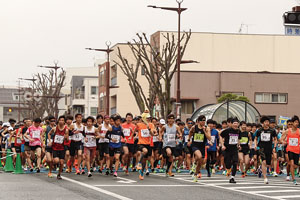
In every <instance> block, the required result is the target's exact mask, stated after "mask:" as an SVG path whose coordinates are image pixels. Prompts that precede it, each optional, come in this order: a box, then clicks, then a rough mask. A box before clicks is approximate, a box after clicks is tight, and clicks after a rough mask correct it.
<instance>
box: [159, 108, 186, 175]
mask: <svg viewBox="0 0 300 200" xmlns="http://www.w3.org/2000/svg"><path fill="white" fill-rule="evenodd" d="M159 134H160V137H161V138H163V156H164V158H165V159H166V163H167V170H166V176H170V177H173V176H174V174H173V173H172V168H173V156H174V157H178V156H179V154H178V152H177V151H176V137H179V138H181V137H182V133H181V130H180V128H179V126H177V125H176V124H175V116H174V115H173V114H170V115H168V117H167V124H166V125H164V126H163V127H162V128H161V130H160V132H159Z"/></svg>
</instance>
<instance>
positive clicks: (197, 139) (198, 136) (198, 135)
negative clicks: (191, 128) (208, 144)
mask: <svg viewBox="0 0 300 200" xmlns="http://www.w3.org/2000/svg"><path fill="white" fill-rule="evenodd" d="M194 142H204V134H202V133H195V134H194Z"/></svg>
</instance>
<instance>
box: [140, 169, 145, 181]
mask: <svg viewBox="0 0 300 200" xmlns="http://www.w3.org/2000/svg"><path fill="white" fill-rule="evenodd" d="M139 179H140V180H144V172H142V170H139Z"/></svg>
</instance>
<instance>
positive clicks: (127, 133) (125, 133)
mask: <svg viewBox="0 0 300 200" xmlns="http://www.w3.org/2000/svg"><path fill="white" fill-rule="evenodd" d="M123 134H124V136H125V137H129V136H130V129H128V128H124V129H123Z"/></svg>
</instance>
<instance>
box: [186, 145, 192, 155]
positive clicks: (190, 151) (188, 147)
mask: <svg viewBox="0 0 300 200" xmlns="http://www.w3.org/2000/svg"><path fill="white" fill-rule="evenodd" d="M184 153H186V154H193V150H192V147H191V146H185V147H184Z"/></svg>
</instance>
